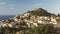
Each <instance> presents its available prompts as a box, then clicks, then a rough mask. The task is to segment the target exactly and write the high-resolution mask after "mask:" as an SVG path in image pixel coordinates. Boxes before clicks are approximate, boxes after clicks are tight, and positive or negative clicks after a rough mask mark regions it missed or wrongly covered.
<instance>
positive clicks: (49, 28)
mask: <svg viewBox="0 0 60 34" xmlns="http://www.w3.org/2000/svg"><path fill="white" fill-rule="evenodd" d="M29 31H30V34H57V32H56V28H54V27H53V25H52V24H46V25H39V26H38V27H34V28H30V29H29Z"/></svg>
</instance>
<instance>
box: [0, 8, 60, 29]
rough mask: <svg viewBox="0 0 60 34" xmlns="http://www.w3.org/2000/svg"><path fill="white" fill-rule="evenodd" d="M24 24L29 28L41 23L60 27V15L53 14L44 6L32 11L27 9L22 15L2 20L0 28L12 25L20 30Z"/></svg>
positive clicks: (11, 26)
mask: <svg viewBox="0 0 60 34" xmlns="http://www.w3.org/2000/svg"><path fill="white" fill-rule="evenodd" d="M22 24H23V25H24V24H26V27H27V28H30V27H31V28H33V27H34V26H36V27H37V26H38V25H40V24H53V25H54V27H58V28H60V16H58V15H55V14H51V13H49V12H47V11H46V10H44V9H42V8H37V9H34V10H31V11H27V12H26V13H24V14H22V15H16V16H15V17H14V18H10V19H8V20H2V21H0V28H1V27H3V28H5V27H10V28H16V29H18V30H19V28H20V27H25V26H22Z"/></svg>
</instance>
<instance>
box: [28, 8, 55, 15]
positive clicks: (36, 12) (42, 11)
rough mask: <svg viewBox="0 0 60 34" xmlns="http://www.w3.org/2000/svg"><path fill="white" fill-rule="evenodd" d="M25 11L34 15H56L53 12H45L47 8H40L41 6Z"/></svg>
mask: <svg viewBox="0 0 60 34" xmlns="http://www.w3.org/2000/svg"><path fill="white" fill-rule="evenodd" d="M27 13H30V14H32V15H36V16H52V15H54V16H56V15H55V14H52V13H49V12H47V10H45V9H42V8H35V9H34V10H31V11H28V12H27Z"/></svg>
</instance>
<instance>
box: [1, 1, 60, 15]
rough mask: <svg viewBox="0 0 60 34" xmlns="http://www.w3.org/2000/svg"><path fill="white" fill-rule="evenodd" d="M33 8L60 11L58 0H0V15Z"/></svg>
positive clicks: (19, 12)
mask: <svg viewBox="0 0 60 34" xmlns="http://www.w3.org/2000/svg"><path fill="white" fill-rule="evenodd" d="M34 8H43V9H45V10H47V11H48V12H51V13H55V14H58V13H60V0H0V15H17V14H22V13H24V12H26V11H28V10H31V9H34Z"/></svg>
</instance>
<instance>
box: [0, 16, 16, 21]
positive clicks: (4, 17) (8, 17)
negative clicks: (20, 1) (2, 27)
mask: <svg viewBox="0 0 60 34" xmlns="http://www.w3.org/2000/svg"><path fill="white" fill-rule="evenodd" d="M14 17H15V15H0V21H2V20H7V19H10V18H14Z"/></svg>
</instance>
